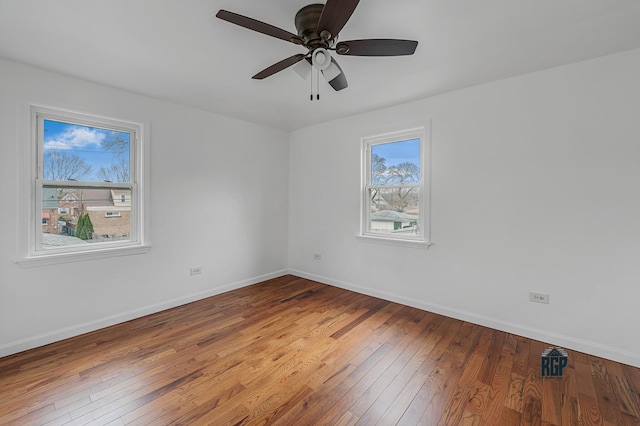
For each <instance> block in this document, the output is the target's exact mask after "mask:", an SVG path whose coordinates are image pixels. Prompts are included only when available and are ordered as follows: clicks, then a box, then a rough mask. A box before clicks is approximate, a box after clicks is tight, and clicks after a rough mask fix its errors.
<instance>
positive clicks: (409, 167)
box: [381, 161, 420, 212]
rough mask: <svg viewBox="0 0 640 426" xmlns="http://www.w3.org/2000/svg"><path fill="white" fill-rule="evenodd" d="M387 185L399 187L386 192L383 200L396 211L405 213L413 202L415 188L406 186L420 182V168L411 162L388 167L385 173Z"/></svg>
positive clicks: (383, 194)
mask: <svg viewBox="0 0 640 426" xmlns="http://www.w3.org/2000/svg"><path fill="white" fill-rule="evenodd" d="M385 175H386V182H385V183H386V184H387V185H394V186H396V185H397V188H393V189H391V190H388V191H384V192H383V193H382V194H381V195H382V198H384V200H385V201H386V202H387V203H388V204H389V205H390V206H391V207H392V208H393V209H394V210H396V211H399V212H402V211H404V209H405V208H407V206H409V204H411V201H412V200H413V193H414V192H415V187H407V186H404V185H409V184H414V183H418V182H420V168H419V167H418V166H417V165H416V164H414V163H411V162H408V161H405V162H403V163H399V164H396V165H395V166H391V167H388V168H387V169H386V171H385Z"/></svg>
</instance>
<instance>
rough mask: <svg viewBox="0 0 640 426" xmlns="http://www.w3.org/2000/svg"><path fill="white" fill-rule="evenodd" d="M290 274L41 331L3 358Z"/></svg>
mask: <svg viewBox="0 0 640 426" xmlns="http://www.w3.org/2000/svg"><path fill="white" fill-rule="evenodd" d="M288 273H289V271H288V270H286V269H285V270H281V271H276V272H272V273H269V274H264V275H260V276H257V277H253V278H248V279H246V280H242V281H237V282H234V283H231V284H227V285H224V286H222V287H216V288H212V289H209V290H205V291H202V292H199V293H193V294H189V295H187V296H183V297H179V298H176V299H172V300H167V301H165V302H161V303H156V304H153V305H149V306H145V307H142V308H138V309H133V310H130V311H127V312H122V313H119V314H116V315H111V316H108V317H105V318H100V319H97V320H95V321H89V322H86V323H84V324H79V325H75V326H73V327H67V328H63V329H61V330H55V331H52V332H49V333H44V334H40V335H38V336H33V337H28V338H26V339H21V340H18V341H15V342H10V343H8V344H4V345H1V346H0V357H3V356H7V355H12V354H16V353H18V352H22V351H26V350H28V349H33V348H37V347H39V346H44V345H48V344H50V343H54V342H58V341H60V340H64V339H68V338H69V337H74V336H79V335H81V334H84V333H89V332H91V331H95V330H99V329H101V328H105V327H110V326H112V325H116V324H120V323H123V322H127V321H130V320H132V319H136V318H140V317H143V316H145V315H150V314H155V313H157V312H161V311H164V310H167V309H171V308H175V307H177V306H181V305H185V304H187V303H191V302H195V301H197V300H201V299H206V298H207V297H211V296H215V295H217V294H222V293H226V292H227V291H231V290H235V289H238V288H242V287H247V286H250V285H253V284H257V283H259V282H262V281H267V280H270V279H273V278H278V277H281V276H283V275H287V274H288Z"/></svg>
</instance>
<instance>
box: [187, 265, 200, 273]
mask: <svg viewBox="0 0 640 426" xmlns="http://www.w3.org/2000/svg"><path fill="white" fill-rule="evenodd" d="M201 273H202V268H201V267H199V266H196V267H194V268H191V269H189V275H200V274H201Z"/></svg>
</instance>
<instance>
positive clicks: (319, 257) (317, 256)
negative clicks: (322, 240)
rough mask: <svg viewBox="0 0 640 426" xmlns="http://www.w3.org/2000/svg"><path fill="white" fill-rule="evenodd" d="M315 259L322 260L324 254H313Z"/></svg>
mask: <svg viewBox="0 0 640 426" xmlns="http://www.w3.org/2000/svg"><path fill="white" fill-rule="evenodd" d="M313 260H322V255H321V254H318V253H316V254H314V255H313Z"/></svg>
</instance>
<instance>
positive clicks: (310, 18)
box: [216, 0, 418, 100]
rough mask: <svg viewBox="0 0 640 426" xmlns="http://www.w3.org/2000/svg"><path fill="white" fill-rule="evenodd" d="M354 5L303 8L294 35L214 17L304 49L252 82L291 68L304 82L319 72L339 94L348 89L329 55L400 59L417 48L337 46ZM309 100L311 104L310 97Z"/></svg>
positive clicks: (374, 42)
mask: <svg viewBox="0 0 640 426" xmlns="http://www.w3.org/2000/svg"><path fill="white" fill-rule="evenodd" d="M358 2H359V0H327V2H326V4H310V5H308V6H305V7H303V8H302V9H300V10H299V11H298V13H296V16H295V19H294V22H295V26H296V30H297V32H298V34H293V33H290V32H289V31H286V30H283V29H281V28H278V27H274V26H273V25H270V24H267V23H265V22H261V21H258V20H256V19H253V18H249V17H247V16H243V15H239V14H237V13H233V12H229V11H226V10H220V11H218V13H217V14H216V17H218V18H220V19H222V20H225V21H227V22H231V23H232V24H236V25H239V26H241V27H244V28H247V29H250V30H253V31H256V32H259V33H262V34H266V35H268V36H271V37H275V38H279V39H281V40H284V41H288V42H290V43H293V44H296V45H300V46H303V47H305V48H307V50H308V51H307V53H306V54H297V55H293V56H291V57H289V58H286V59H283V60H282V61H280V62H277V63H275V64H273V65H271V66H270V67H267V68H265V69H264V70H262V71H260V72H259V73H258V74H256V75H254V76H253V78H254V79H259V80H261V79H263V78H266V77H269V76H271V75H273V74H276V73H278V72H280V71H282V70H284V69H286V68H289V67H291V66H293V65H295V67H294V68H293V70H294V71H295V72H296V73H297V74H298V75H300V76H301V77H302V78H305V79H306V78H309V76H311V71H312V69H313V68H315V69H316V70H318V72H322V74H323V76H324V78H325V79H326V80H327V81H328V82H329V85H331V87H332V88H333V89H334V90H336V91H339V90H342V89H345V88H346V87H347V86H348V84H347V79H346V77H345V75H344V72H343V71H342V68H341V67H340V65H339V64H338V62H337V61H336V60H335V58H333V57H331V54H330V53H329V51H331V50H333V51H335V52H336V53H337V54H338V55H346V56H403V55H413V53H414V52H415V50H416V47H417V46H418V42H417V41H414V40H400V39H364V40H350V41H341V42H339V43H338V42H337V40H338V34H339V33H340V31H341V30H342V28H343V27H344V25H345V24H346V23H347V21H348V20H349V18H350V17H351V15H352V14H353V12H354V11H355V9H356V6H358ZM312 87H313V83H312ZM311 99H312V100H313V94H312V96H311ZM318 99H319V95H318Z"/></svg>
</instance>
